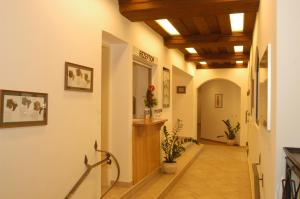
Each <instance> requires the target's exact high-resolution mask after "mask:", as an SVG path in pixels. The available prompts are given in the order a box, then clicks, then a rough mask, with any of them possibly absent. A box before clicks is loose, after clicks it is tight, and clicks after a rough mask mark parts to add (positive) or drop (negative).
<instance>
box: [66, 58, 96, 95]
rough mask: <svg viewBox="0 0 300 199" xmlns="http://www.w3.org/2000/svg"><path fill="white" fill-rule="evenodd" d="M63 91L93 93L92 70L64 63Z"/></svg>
mask: <svg viewBox="0 0 300 199" xmlns="http://www.w3.org/2000/svg"><path fill="white" fill-rule="evenodd" d="M65 90H71V91H82V92H93V68H89V67H86V66H81V65H78V64H73V63H70V62H66V63H65Z"/></svg>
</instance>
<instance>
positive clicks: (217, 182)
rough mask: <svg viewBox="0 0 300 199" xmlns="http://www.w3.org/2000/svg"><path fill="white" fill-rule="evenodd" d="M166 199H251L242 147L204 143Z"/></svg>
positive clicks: (244, 153)
mask: <svg viewBox="0 0 300 199" xmlns="http://www.w3.org/2000/svg"><path fill="white" fill-rule="evenodd" d="M165 198H166V199H177V198H178V199H181V198H184V199H193V198H201V199H251V188H250V179H249V171H248V165H247V157H246V152H245V149H243V148H241V147H229V146H222V145H205V146H204V149H203V151H202V153H201V154H200V155H199V157H198V158H197V159H196V161H195V162H194V163H193V165H192V166H191V167H190V168H189V169H188V170H187V171H186V173H185V174H184V175H183V176H182V178H181V179H180V180H179V181H178V182H177V183H176V185H175V186H174V187H173V189H172V190H171V191H170V192H169V193H168V195H167V196H166V197H165Z"/></svg>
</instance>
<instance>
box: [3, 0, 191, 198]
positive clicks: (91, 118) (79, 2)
mask: <svg viewBox="0 0 300 199" xmlns="http://www.w3.org/2000/svg"><path fill="white" fill-rule="evenodd" d="M0 24H1V32H0V43H1V46H2V48H1V49H0V55H1V56H0V57H1V59H0V67H1V73H0V74H1V78H0V85H1V88H3V89H11V90H25V91H36V92H46V93H49V124H48V125H47V126H41V127H27V128H13V129H1V130H0V159H1V164H0V176H1V178H0V198H6V199H14V198H20V197H22V198H24V199H27V198H28V199H35V198H43V199H53V198H63V197H64V196H65V195H66V193H67V192H68V191H69V190H70V188H71V186H72V185H73V184H74V183H75V181H76V180H77V179H78V178H79V176H80V175H81V174H82V173H83V171H84V170H85V166H84V164H83V157H84V155H85V154H87V155H88V157H89V159H90V162H94V161H95V160H96V159H97V155H96V154H95V153H94V150H93V144H94V141H95V140H98V142H99V143H100V133H101V126H100V122H101V105H100V101H101V68H100V67H101V46H102V31H107V32H109V33H111V34H112V35H114V36H116V37H117V38H120V39H121V40H123V41H124V42H125V43H127V44H126V45H125V44H124V46H123V47H124V48H123V50H120V48H117V49H116V50H115V51H114V50H113V49H112V51H114V52H112V53H115V54H116V55H119V57H120V60H119V61H120V62H118V60H114V61H115V63H113V64H112V65H113V66H115V67H116V68H115V69H114V75H113V76H112V77H111V78H112V79H111V80H112V84H111V85H112V86H113V88H118V89H116V90H113V91H112V93H111V95H112V96H115V98H113V99H112V101H111V103H112V104H113V106H112V107H110V108H111V109H112V115H111V117H112V118H113V120H112V121H111V122H112V124H113V128H111V131H113V132H115V134H114V135H112V136H113V139H111V141H112V143H110V146H118V147H119V149H120V148H121V151H122V152H121V153H120V151H119V150H118V151H112V152H114V153H116V154H117V157H118V158H119V160H120V162H121V164H122V165H121V166H122V173H121V175H122V176H121V179H122V180H123V181H130V180H131V168H132V167H131V162H130V160H131V148H130V146H131V122H132V120H131V119H132V114H131V111H132V109H131V108H132V107H131V100H132V86H131V83H132V75H131V74H132V68H131V67H132V55H131V52H132V48H133V46H136V47H138V48H140V49H142V50H144V51H146V52H147V53H149V54H151V55H153V56H156V57H158V60H159V67H160V68H157V71H156V73H155V75H154V80H155V84H156V85H157V88H158V89H157V96H158V100H159V101H160V102H161V95H162V94H161V86H160V85H161V81H162V80H161V73H162V72H161V71H162V70H160V69H161V67H162V66H166V67H169V68H170V66H172V65H175V66H178V67H180V68H182V69H183V70H185V71H186V72H188V73H190V74H194V73H195V69H194V66H193V65H191V64H186V63H185V62H184V58H183V56H182V55H181V53H179V52H178V51H175V50H168V49H167V48H165V47H164V45H163V40H162V38H161V37H160V36H159V35H158V34H156V33H154V31H153V30H152V29H151V28H149V27H147V26H145V24H143V23H131V22H129V21H128V20H127V19H125V18H124V17H122V16H121V15H120V13H119V10H118V3H117V1H116V0H101V1H84V0H75V1H74V0H72V1H71V0H53V1H33V0H29V1H26V2H25V1H5V2H2V6H1V7H0ZM65 61H70V62H75V63H77V64H82V65H86V66H89V67H92V68H94V75H95V76H94V92H93V93H81V92H69V91H64V89H63V85H64V62H65ZM118 81H119V83H118ZM120 96H122V98H120ZM117 98H119V99H118V100H117ZM120 99H122V100H120ZM128 104H129V106H128ZM160 106H161V104H160ZM118 113H119V114H118ZM163 117H165V118H168V119H169V121H170V122H169V125H171V124H172V109H171V108H169V109H164V113H163ZM115 124H118V125H115ZM113 148H116V147H113ZM128 160H129V161H128ZM98 180H99V179H98V178H93V177H91V178H89V182H90V183H88V184H89V185H91V186H92V187H94V188H91V189H84V190H83V191H82V192H81V194H82V195H81V196H82V197H83V195H91V196H96V195H98V194H99V188H100V186H99V184H98V182H97V181H98ZM87 192H91V193H87Z"/></svg>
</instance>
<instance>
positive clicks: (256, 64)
mask: <svg viewBox="0 0 300 199" xmlns="http://www.w3.org/2000/svg"><path fill="white" fill-rule="evenodd" d="M258 106H259V52H258V47H256V52H255V121H256V125H257V126H258V125H259V115H258Z"/></svg>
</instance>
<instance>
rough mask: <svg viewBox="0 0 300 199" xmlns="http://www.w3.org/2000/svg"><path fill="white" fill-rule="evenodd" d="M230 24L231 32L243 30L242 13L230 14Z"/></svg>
mask: <svg viewBox="0 0 300 199" xmlns="http://www.w3.org/2000/svg"><path fill="white" fill-rule="evenodd" d="M230 24H231V31H232V32H242V31H243V30H244V13H236V14H230Z"/></svg>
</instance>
